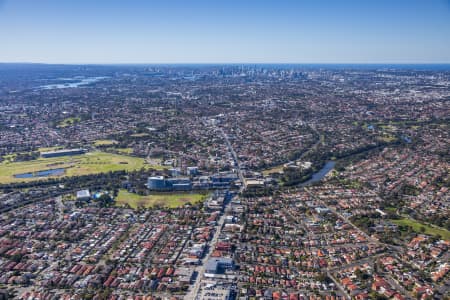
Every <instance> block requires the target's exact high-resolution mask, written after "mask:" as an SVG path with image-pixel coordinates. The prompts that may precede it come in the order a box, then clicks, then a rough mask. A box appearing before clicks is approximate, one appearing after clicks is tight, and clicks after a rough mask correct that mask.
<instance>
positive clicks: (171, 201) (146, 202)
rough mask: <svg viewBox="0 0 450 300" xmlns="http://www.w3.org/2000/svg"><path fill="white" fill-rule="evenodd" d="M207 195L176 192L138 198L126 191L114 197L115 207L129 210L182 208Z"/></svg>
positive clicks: (138, 196) (136, 195) (201, 199)
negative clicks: (155, 207) (126, 205)
mask: <svg viewBox="0 0 450 300" xmlns="http://www.w3.org/2000/svg"><path fill="white" fill-rule="evenodd" d="M207 197H208V194H201V193H194V192H184V193H180V192H176V193H154V194H152V195H148V196H140V195H138V194H134V193H130V192H128V191H126V190H123V189H122V190H120V191H119V194H118V195H117V197H116V199H115V200H116V206H123V205H124V204H128V205H129V206H130V207H131V208H134V209H136V208H138V207H144V208H149V207H153V206H155V205H157V206H162V207H169V208H175V207H180V206H183V205H184V204H186V203H191V204H194V203H198V202H200V201H203V200H205V199H206V198H207Z"/></svg>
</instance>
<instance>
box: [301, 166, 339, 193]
mask: <svg viewBox="0 0 450 300" xmlns="http://www.w3.org/2000/svg"><path fill="white" fill-rule="evenodd" d="M335 165H336V163H335V162H334V161H328V162H327V163H326V164H325V166H323V168H322V169H320V170H319V171H317V172H316V173H314V174H313V175H312V177H311V179H309V180H307V181H305V182H303V183H302V184H301V185H300V186H301V187H304V186H307V185H310V184H313V183H316V182H319V181H321V180H322V179H323V178H324V177H325V176H326V175H327V174H328V173H329V172H330V171H331V170H333V168H334V166H335Z"/></svg>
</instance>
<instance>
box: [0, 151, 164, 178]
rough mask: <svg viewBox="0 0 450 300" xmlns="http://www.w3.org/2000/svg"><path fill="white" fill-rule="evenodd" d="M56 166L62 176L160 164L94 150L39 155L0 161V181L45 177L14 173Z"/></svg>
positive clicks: (128, 169) (134, 168) (150, 166)
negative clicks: (24, 176) (19, 176)
mask: <svg viewBox="0 0 450 300" xmlns="http://www.w3.org/2000/svg"><path fill="white" fill-rule="evenodd" d="M57 168H65V169H66V170H65V173H64V175H63V176H80V175H88V174H98V173H105V172H109V171H121V170H125V171H132V170H138V169H141V168H155V169H162V167H161V166H152V165H149V164H146V163H145V160H144V159H143V158H140V157H131V156H127V155H120V154H112V153H106V152H101V151H96V152H89V153H86V154H83V155H74V156H62V157H52V158H42V157H41V158H38V159H36V160H30V161H24V162H6V161H5V162H2V163H0V183H11V182H20V181H33V180H39V179H43V178H47V177H37V178H15V177H14V175H16V174H22V173H34V172H38V171H43V170H49V169H57ZM49 177H54V176H49Z"/></svg>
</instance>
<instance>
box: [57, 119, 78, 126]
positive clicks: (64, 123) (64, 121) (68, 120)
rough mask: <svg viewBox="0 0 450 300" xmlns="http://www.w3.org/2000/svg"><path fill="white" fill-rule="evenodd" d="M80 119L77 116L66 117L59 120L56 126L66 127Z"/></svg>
mask: <svg viewBox="0 0 450 300" xmlns="http://www.w3.org/2000/svg"><path fill="white" fill-rule="evenodd" d="M80 121H81V119H80V118H78V117H70V118H66V119H64V120H62V121H61V122H59V124H58V127H61V128H64V127H67V126H71V125H73V124H75V123H78V122H80Z"/></svg>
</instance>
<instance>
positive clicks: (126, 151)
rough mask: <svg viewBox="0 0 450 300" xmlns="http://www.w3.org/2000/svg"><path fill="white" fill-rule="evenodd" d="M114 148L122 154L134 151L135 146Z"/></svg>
mask: <svg viewBox="0 0 450 300" xmlns="http://www.w3.org/2000/svg"><path fill="white" fill-rule="evenodd" d="M113 150H116V151H117V152H119V153H122V154H131V153H133V148H114V149H113Z"/></svg>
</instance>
